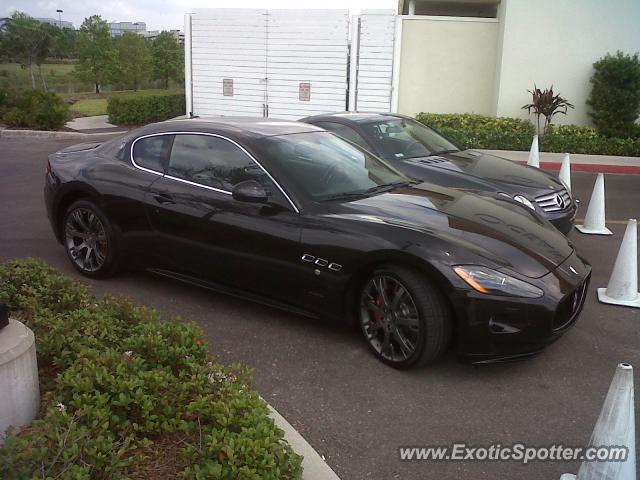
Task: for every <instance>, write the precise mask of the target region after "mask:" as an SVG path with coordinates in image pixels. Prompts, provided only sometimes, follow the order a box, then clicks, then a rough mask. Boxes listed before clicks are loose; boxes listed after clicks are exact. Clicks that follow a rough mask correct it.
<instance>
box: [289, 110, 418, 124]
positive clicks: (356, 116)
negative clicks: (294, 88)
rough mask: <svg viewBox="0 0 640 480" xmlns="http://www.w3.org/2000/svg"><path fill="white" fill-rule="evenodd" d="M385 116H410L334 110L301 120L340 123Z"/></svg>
mask: <svg viewBox="0 0 640 480" xmlns="http://www.w3.org/2000/svg"><path fill="white" fill-rule="evenodd" d="M385 118H410V117H407V116H405V115H400V114H398V113H389V112H335V113H325V114H322V115H313V116H310V117H306V118H303V119H301V120H300V121H301V122H323V121H325V122H330V121H338V122H342V123H368V122H372V121H376V120H384V119H385Z"/></svg>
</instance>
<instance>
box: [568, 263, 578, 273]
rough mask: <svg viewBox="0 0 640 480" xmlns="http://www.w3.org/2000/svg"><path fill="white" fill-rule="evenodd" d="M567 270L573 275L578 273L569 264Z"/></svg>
mask: <svg viewBox="0 0 640 480" xmlns="http://www.w3.org/2000/svg"><path fill="white" fill-rule="evenodd" d="M569 270H571V273H573V274H574V275H578V271H577V270H576V269H575V268H573V267H572V266H571V265H569Z"/></svg>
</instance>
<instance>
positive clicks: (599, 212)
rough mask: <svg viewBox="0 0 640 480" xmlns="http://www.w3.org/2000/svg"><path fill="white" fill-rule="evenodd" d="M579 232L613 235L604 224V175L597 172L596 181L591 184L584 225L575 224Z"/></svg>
mask: <svg viewBox="0 0 640 480" xmlns="http://www.w3.org/2000/svg"><path fill="white" fill-rule="evenodd" d="M576 228H577V229H578V231H579V232H581V233H590V234H592V235H613V233H611V230H609V229H608V228H607V227H606V225H605V219H604V175H603V174H602V173H599V174H598V177H597V178H596V183H595V185H594V186H593V192H592V193H591V200H589V206H588V207H587V214H586V215H585V217H584V225H576Z"/></svg>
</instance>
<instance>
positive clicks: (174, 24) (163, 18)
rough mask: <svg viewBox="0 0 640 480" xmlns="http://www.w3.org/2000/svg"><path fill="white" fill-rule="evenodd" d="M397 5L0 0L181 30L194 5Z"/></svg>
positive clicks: (359, 0)
mask: <svg viewBox="0 0 640 480" xmlns="http://www.w3.org/2000/svg"><path fill="white" fill-rule="evenodd" d="M397 5H398V2H397V0H322V1H321V2H319V1H318V0H233V2H229V1H228V0H133V1H124V0H83V1H78V0H0V17H7V16H9V15H11V13H13V12H14V11H16V10H18V11H21V12H25V13H27V14H29V15H31V16H32V17H48V18H56V19H57V18H58V14H57V13H56V10H57V9H62V10H64V12H63V13H62V20H67V21H71V22H73V25H74V26H75V27H76V28H78V27H80V25H81V24H82V21H83V20H84V19H85V18H86V17H88V16H91V15H94V14H98V15H101V16H102V18H104V19H105V20H107V21H109V22H112V21H113V22H129V21H131V22H146V24H147V30H170V29H180V30H183V29H184V28H183V25H184V14H185V13H188V12H191V10H192V9H194V8H229V7H231V6H233V7H234V8H318V7H321V8H343V9H347V8H348V9H349V11H350V13H351V14H352V15H354V14H358V13H360V12H361V10H362V9H393V10H395V9H396V8H397Z"/></svg>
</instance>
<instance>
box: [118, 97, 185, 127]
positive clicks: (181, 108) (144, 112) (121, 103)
mask: <svg viewBox="0 0 640 480" xmlns="http://www.w3.org/2000/svg"><path fill="white" fill-rule="evenodd" d="M185 108H186V107H185V97H184V94H181V93H180V94H172V95H145V96H140V97H137V96H127V97H119V96H116V95H114V96H112V97H109V100H108V103H107V114H108V115H109V121H110V122H111V123H115V124H117V125H142V124H145V123H150V122H161V121H163V120H167V119H169V118H173V117H177V116H179V115H184V113H185Z"/></svg>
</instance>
